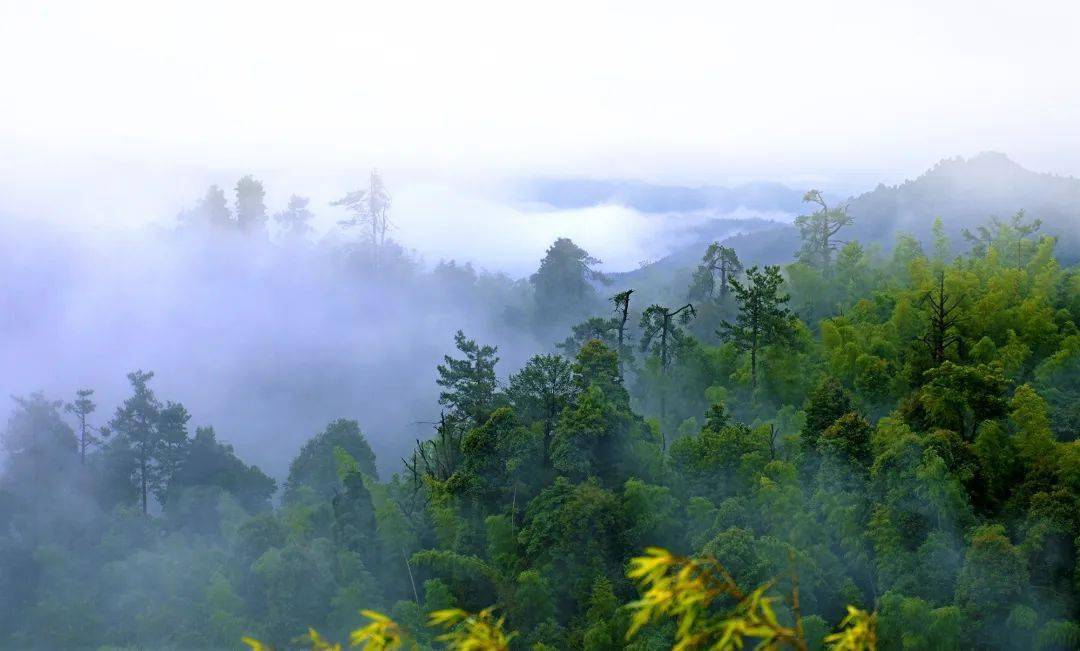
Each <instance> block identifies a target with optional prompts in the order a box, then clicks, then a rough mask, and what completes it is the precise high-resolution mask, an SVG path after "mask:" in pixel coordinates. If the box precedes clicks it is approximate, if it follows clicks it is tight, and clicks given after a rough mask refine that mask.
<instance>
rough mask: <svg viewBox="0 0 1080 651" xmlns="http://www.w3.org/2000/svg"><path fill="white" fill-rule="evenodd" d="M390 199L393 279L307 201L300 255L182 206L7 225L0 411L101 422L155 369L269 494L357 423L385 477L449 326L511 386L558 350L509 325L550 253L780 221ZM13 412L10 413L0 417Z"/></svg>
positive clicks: (608, 254) (416, 196) (0, 289)
mask: <svg viewBox="0 0 1080 651" xmlns="http://www.w3.org/2000/svg"><path fill="white" fill-rule="evenodd" d="M361 178H363V177H361ZM221 185H222V186H224V187H226V188H228V187H229V185H230V180H229V179H222V180H221ZM268 189H269V188H268ZM88 190H89V192H88V194H90V195H93V194H94V190H92V189H88ZM391 191H392V193H393V208H392V216H391V218H392V222H393V226H392V230H391V232H390V235H391V236H392V238H393V240H394V241H395V242H396V243H399V244H397V245H396V246H395V249H398V248H400V249H401V251H400V253H401V266H400V268H398V269H396V270H395V271H394V272H387V273H380V274H373V273H371V271H370V269H369V268H368V267H367V266H366V263H365V262H363V261H358V260H357V259H354V258H355V256H351V254H350V252H354V251H355V250H357V249H360V248H362V242H363V234H362V233H358V232H356V231H354V230H351V229H348V228H344V227H342V226H341V225H339V224H338V223H337V222H338V220H340V219H343V218H344V217H345V213H344V212H343V211H342V209H341V208H337V207H332V206H329V201H328V200H327V201H323V202H322V205H319V204H316V203H314V202H313V203H312V204H311V206H310V208H311V210H312V212H313V213H314V218H313V219H312V222H313V226H314V228H315V229H316V230H314V231H313V232H312V233H310V234H308V235H307V236H305V237H303V238H292V237H289V236H288V235H287V234H284V233H281V232H277V233H274V235H273V237H272V238H271V237H270V236H269V235H268V234H269V233H271V232H274V230H275V228H276V226H275V224H274V222H273V220H271V221H270V223H269V226H268V231H267V232H268V234H259V235H253V236H243V235H240V234H237V233H235V232H230V231H222V230H214V229H201V228H198V227H193V226H191V225H190V224H185V222H184V219H183V215H182V214H181V213H182V212H183V211H184V210H188V209H190V207H191V205H192V204H194V203H195V201H196V200H195V199H192V200H190V201H187V202H186V203H183V204H180V205H177V206H176V207H175V211H174V214H168V213H166V214H164V215H148V216H147V217H146V218H145V219H144V220H142V222H140V221H139V220H138V219H137V218H132V217H131V216H128V217H127V219H125V220H123V221H121V222H120V223H116V224H111V225H108V226H103V227H99V228H95V227H94V225H93V224H90V225H89V226H88V225H87V224H85V223H84V224H82V225H79V226H74V227H70V228H69V227H67V226H66V225H65V223H63V222H62V221H60V220H57V219H55V217H56V215H61V216H63V215H72V214H78V212H79V211H80V210H86V211H87V212H88V213H90V214H93V213H96V212H97V211H99V210H101V208H100V207H97V208H95V207H93V206H86V205H77V204H73V205H70V206H64V207H63V208H60V207H58V206H57V204H52V205H51V206H49V207H48V208H47V210H44V209H41V208H39V210H41V211H42V212H43V213H45V214H50V215H52V216H53V218H52V219H50V218H43V219H33V217H32V216H31V217H27V216H26V215H21V214H19V215H16V214H13V213H14V211H11V210H8V211H5V212H4V213H2V214H5V215H6V217H5V218H4V219H3V220H0V278H3V283H2V285H0V305H3V311H2V315H3V317H2V320H0V336H2V337H3V340H4V342H5V345H4V346H3V348H2V349H0V395H3V396H12V395H20V396H21V395H28V394H30V393H32V392H34V391H39V390H40V391H44V392H45V394H46V395H47V396H48V397H50V398H53V399H64V400H68V399H70V398H71V396H73V395H74V392H75V391H76V390H77V389H80V388H93V389H94V390H95V392H96V396H97V398H98V400H99V402H100V404H101V407H100V410H99V414H100V415H101V418H102V419H105V418H106V415H107V414H110V413H111V412H112V410H113V408H114V406H115V405H116V404H118V403H119V401H120V400H121V399H122V398H123V397H124V396H125V395H126V391H127V388H128V384H127V380H126V377H125V375H126V373H128V372H130V371H132V370H135V369H142V370H152V371H154V372H155V374H156V376H155V378H154V381H153V384H154V386H155V388H156V389H157V391H158V393H159V394H160V395H162V396H164V397H167V398H168V399H170V400H175V401H178V402H182V403H183V404H184V405H185V406H187V407H188V409H189V410H190V411H191V413H192V415H193V423H194V424H197V425H200V426H204V425H212V426H214V427H215V429H216V430H217V432H218V436H219V438H220V439H221V440H223V441H225V442H228V443H231V444H233V445H234V446H235V447H236V450H237V453H238V454H239V455H240V456H242V457H243V458H245V459H248V460H250V462H251V463H255V464H256V465H258V466H260V467H261V468H263V469H264V470H266V472H268V473H270V474H271V475H272V476H277V477H279V478H280V477H282V476H283V475H284V471H285V470H286V469H287V464H288V463H289V461H290V460H291V459H292V456H293V455H294V454H295V451H296V449H298V447H299V446H300V444H301V443H303V442H304V441H305V440H307V439H308V438H309V437H310V436H312V435H313V434H314V433H315V432H317V431H319V430H320V429H321V428H322V427H324V426H325V424H326V423H328V422H330V421H331V420H333V419H336V418H351V419H355V420H357V421H358V422H359V423H360V424H361V427H362V429H363V431H364V434H365V436H366V437H367V438H368V440H369V441H370V442H371V444H372V447H373V449H374V451H375V452H376V455H377V458H378V460H379V466H380V469H381V471H382V472H383V473H391V472H396V471H398V470H400V458H401V457H402V456H405V455H406V454H407V453H408V452H409V450H411V448H412V446H413V445H414V444H415V442H416V440H417V439H424V438H426V437H428V436H429V435H430V433H431V423H432V422H434V421H436V420H437V419H438V415H439V405H438V404H437V399H438V387H437V386H436V385H435V384H434V379H435V367H436V365H437V364H438V363H439V362H441V360H442V356H443V355H444V354H446V353H449V352H451V351H452V350H453V334H454V332H455V331H456V330H457V329H459V328H460V329H462V330H464V331H465V332H466V333H467V334H468V335H469V336H470V337H474V338H477V339H478V340H480V341H483V342H485V343H491V344H493V345H497V346H498V347H499V356H500V358H501V361H500V365H499V370H500V375H501V376H502V377H503V378H504V379H505V377H506V376H507V375H508V374H509V373H511V372H513V371H515V370H517V368H519V367H520V365H521V364H522V363H523V362H524V361H525V360H526V359H527V358H528V357H529V356H531V355H532V354H534V353H535V352H536V351H537V350H545V349H548V350H550V349H553V345H554V343H555V342H556V341H561V339H562V338H563V337H564V336H565V335H566V333H565V332H562V331H549V332H545V333H536V332H535V331H533V330H531V329H529V328H526V327H524V326H520V327H519V326H515V324H514V322H513V319H512V317H508V314H512V313H513V312H514V311H515V310H516V311H518V312H521V311H523V310H525V311H527V310H528V309H530V305H529V292H530V287H529V284H528V282H527V279H528V276H529V274H531V273H532V272H533V271H535V269H536V267H537V265H538V264H539V261H540V259H541V258H542V257H543V255H544V251H545V249H546V248H547V247H548V246H549V245H550V244H551V243H552V242H553V241H554V240H555V239H556V238H557V237H564V236H565V237H570V238H571V239H573V240H574V241H576V242H578V243H579V244H581V245H582V246H584V247H585V248H586V249H587V250H588V251H589V252H590V253H592V254H593V255H595V256H596V257H598V258H600V259H601V260H602V261H603V264H602V265H601V268H602V269H604V270H605V271H609V272H618V271H626V270H631V269H636V268H637V267H638V266H639V264H640V263H642V262H644V261H649V260H655V259H657V258H660V257H663V256H664V255H666V254H668V253H670V252H671V251H672V250H673V249H676V248H678V247H680V246H683V245H686V244H689V243H691V242H696V241H697V239H699V237H700V235H699V233H698V231H697V230H696V229H698V228H700V227H701V225H702V224H708V223H723V219H724V218H727V217H731V218H746V217H751V216H761V215H764V216H765V217H768V218H773V219H778V220H785V219H786V220H790V216H789V215H787V214H785V213H783V212H777V211H775V210H773V211H764V210H756V209H753V208H745V207H740V208H739V209H737V210H736V211H732V212H731V213H728V214H726V215H718V214H716V212H715V211H696V212H689V213H664V214H652V213H642V212H639V211H637V210H635V209H633V208H630V207H627V206H624V205H619V204H618V203H614V202H611V203H601V204H600V205H595V206H591V207H582V208H574V209H559V208H557V207H554V206H551V205H549V204H545V203H542V202H538V201H535V200H533V199H532V198H531V197H529V196H525V195H523V194H522V193H520V192H515V190H514V184H505V186H504V188H503V189H502V190H501V191H498V192H491V191H486V192H485V191H477V190H473V191H471V192H470V191H468V190H466V189H463V188H460V187H455V186H454V185H452V184H449V183H441V184H434V183H421V184H416V185H412V186H405V187H401V188H400V189H399V188H398V187H392V188H391ZM142 192H144V193H145V192H147V191H146V189H145V188H144V189H143V190H142ZM328 192H332V191H328ZM337 192H338V194H344V192H345V189H344V188H342V189H340V190H339V191H337ZM276 194H281V190H280V189H278V190H277V191H276ZM327 196H328V198H333V195H331V194H328V195H327ZM283 207H284V206H274V205H271V206H269V208H268V212H269V213H270V214H271V215H272V214H273V213H275V212H277V211H278V210H279V209H280V208H283ZM26 210H28V211H32V210H33V208H29V209H26ZM718 219H720V220H721V221H720V222H717V220H718ZM721 232H728V233H730V234H735V233H737V232H739V231H738V228H737V227H736V226H732V227H731V228H729V229H728V230H727V231H724V230H721ZM451 261H452V262H455V263H456V266H455V267H451V268H449V269H447V268H442V269H440V268H439V264H440V263H441V262H451ZM466 265H468V271H464V268H465V266H466ZM455 270H458V271H461V273H453V271H455ZM11 406H12V403H11V402H10V401H9V400H5V401H4V403H3V404H2V406H0V418H6V415H7V414H8V413H9V412H10V409H11ZM417 414H420V415H423V416H424V417H423V418H418V417H417Z"/></svg>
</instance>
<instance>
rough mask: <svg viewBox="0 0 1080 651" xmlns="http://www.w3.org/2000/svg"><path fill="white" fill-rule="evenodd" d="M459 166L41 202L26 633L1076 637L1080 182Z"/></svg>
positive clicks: (23, 509) (24, 353) (18, 391)
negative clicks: (513, 172) (343, 182)
mask: <svg viewBox="0 0 1080 651" xmlns="http://www.w3.org/2000/svg"><path fill="white" fill-rule="evenodd" d="M432 187H433V186H431V185H426V186H421V188H420V189H419V190H418V189H416V188H413V189H409V188H402V189H401V190H400V191H399V190H398V189H397V188H396V187H394V185H393V182H392V179H388V178H384V177H382V176H380V175H379V174H378V173H377V172H371V173H370V175H365V176H363V177H361V180H359V181H357V184H356V185H355V186H354V187H351V188H343V189H342V191H341V192H340V193H339V195H338V197H337V198H335V199H332V200H329V201H324V202H319V203H315V202H312V201H311V199H310V198H308V197H304V196H298V195H291V196H290V197H289V198H288V200H287V201H285V202H283V203H281V204H280V205H268V203H267V196H268V192H267V190H266V188H265V187H264V185H263V183H262V182H261V181H259V180H258V179H257V178H255V177H253V176H250V175H247V176H242V177H240V178H239V180H237V181H235V182H231V181H229V182H227V181H224V180H223V181H222V182H221V184H220V185H212V186H210V187H209V188H208V189H207V190H206V192H205V194H204V195H203V196H201V197H195V198H193V199H192V200H191V201H190V202H188V203H187V204H185V205H183V206H178V207H177V214H176V216H175V217H169V218H164V219H158V220H149V221H147V222H145V223H143V224H137V225H131V226H118V227H114V228H110V229H108V230H103V231H101V232H97V233H92V232H81V231H80V230H78V229H64V228H62V227H61V226H60V225H59V224H57V223H55V222H51V221H50V220H47V219H45V220H36V221H35V220H32V219H28V218H26V216H25V215H10V216H6V217H5V219H4V220H3V222H2V226H0V228H2V229H3V237H2V238H0V277H3V278H4V279H5V283H4V285H3V287H2V293H0V304H2V305H3V320H2V321H0V337H2V338H3V341H4V342H5V345H4V347H3V349H2V355H0V380H2V386H0V389H2V390H3V391H4V392H5V393H7V394H9V395H11V396H13V397H14V399H13V401H12V402H11V403H10V404H8V405H7V406H6V407H5V416H6V427H5V428H4V430H3V443H4V445H3V453H2V455H3V456H2V464H3V470H2V472H0V570H2V571H0V595H2V596H0V600H2V601H0V605H2V606H3V607H2V609H0V612H2V613H3V614H2V615H0V645H3V646H4V647H10V648H176V649H194V648H199V649H205V648H236V647H237V646H239V645H240V643H241V638H243V639H244V640H245V644H247V645H248V646H250V647H252V648H256V649H262V648H270V646H273V648H279V649H285V648H294V647H307V646H311V647H312V648H322V647H319V644H322V643H323V642H324V639H325V638H329V639H339V640H340V639H348V638H349V636H350V635H351V636H352V638H351V639H352V640H353V642H354V644H355V645H356V646H361V647H364V645H368V646H366V647H364V648H372V649H375V648H395V647H394V646H393V645H394V644H405V645H418V646H419V647H420V648H429V647H435V648H438V647H440V646H446V647H448V648H461V649H466V648H483V649H501V648H533V649H547V648H586V649H607V648H634V649H645V648H650V649H652V648H668V647H669V646H671V645H674V644H677V643H679V642H680V640H683V641H685V640H687V639H689V637H687V636H699V637H698V639H701V640H709V639H713V637H714V636H716V639H719V637H722V636H724V635H727V633H725V631H729V630H731V627H736V628H737V629H738V630H741V631H743V632H741V633H739V634H738V639H740V640H742V639H744V638H745V639H746V640H747V641H750V640H755V639H757V640H764V641H771V643H773V644H775V645H778V646H781V647H783V646H790V647H793V648H821V647H822V645H825V646H829V647H835V648H875V647H876V645H878V644H879V643H880V645H881V646H882V647H883V648H924V647H921V646H913V645H915V643H914V642H909V640H911V639H914V638H912V637H911V636H922V637H921V638H918V639H925V640H933V644H932V645H931V647H928V648H968V647H994V648H1032V646H1033V645H1034V646H1036V647H1038V648H1071V646H1072V645H1073V644H1074V643H1075V642H1076V641H1077V640H1080V627H1078V626H1077V625H1076V623H1075V615H1076V612H1077V607H1078V605H1077V604H1078V600H1077V592H1076V587H1075V586H1076V583H1075V578H1074V577H1075V571H1076V567H1077V547H1076V540H1080V538H1077V536H1076V534H1077V532H1078V529H1077V526H1078V520H1077V515H1076V514H1077V513H1078V512H1080V511H1078V510H1077V508H1076V507H1077V505H1078V504H1080V475H1077V472H1078V470H1080V448H1078V447H1077V445H1078V443H1077V441H1076V439H1077V438H1078V434H1080V431H1078V429H1077V428H1078V426H1080V414H1078V412H1077V405H1078V404H1080V345H1078V344H1077V342H1078V337H1080V335H1078V330H1077V323H1078V320H1077V317H1076V316H1075V315H1077V314H1080V271H1078V270H1077V267H1076V266H1075V265H1076V262H1077V260H1080V241H1078V239H1077V237H1078V236H1077V233H1078V232H1080V229H1078V228H1077V227H1076V226H1077V221H1076V220H1077V215H1078V214H1080V180H1076V179H1073V178H1069V177H1060V176H1053V175H1047V174H1040V173H1036V172H1032V171H1029V170H1026V169H1024V168H1023V167H1021V166H1019V165H1017V164H1016V163H1014V162H1013V161H1011V160H1009V159H1008V158H1007V157H1006V156H1004V155H1003V154H997V153H982V154H978V155H976V156H973V157H970V158H967V159H964V158H952V159H946V160H942V161H941V162H939V163H937V164H936V165H934V166H933V167H932V168H931V169H929V170H928V171H927V172H925V173H924V174H922V175H919V176H918V177H916V178H913V179H911V180H908V181H905V182H903V183H900V184H897V185H892V186H887V185H884V184H881V185H878V187H877V188H876V189H873V190H870V191H867V192H864V193H859V194H857V195H855V196H850V197H843V196H834V195H835V194H836V193H835V192H833V193H830V192H824V193H822V192H819V191H817V190H809V191H805V190H794V189H792V188H789V187H788V186H786V185H784V184H780V183H751V184H743V185H736V186H732V187H730V188H725V187H720V186H704V187H681V186H666V185H657V184H649V183H643V182H632V181H596V180H573V179H564V180H558V179H550V178H548V179H534V180H529V181H519V182H514V183H505V184H502V185H501V186H500V189H499V191H498V192H495V193H491V192H489V193H488V194H487V198H486V199H483V200H482V201H481V200H473V201H472V202H471V203H469V202H467V204H468V205H472V206H473V207H477V208H479V207H481V206H487V211H486V212H485V211H484V210H481V211H480V214H481V215H482V217H480V218H478V219H479V220H478V221H472V220H471V219H470V218H459V217H458V215H457V214H454V213H453V210H450V211H448V212H447V214H446V216H445V219H446V220H447V223H446V224H444V225H441V226H434V227H433V228H434V229H435V230H436V231H437V230H438V229H439V228H444V229H446V232H447V233H448V235H446V239H447V241H445V242H443V243H442V244H441V245H437V246H434V247H432V248H433V250H434V251H435V252H436V253H438V252H440V251H446V250H447V249H448V248H453V249H457V250H462V251H476V252H477V255H476V257H475V259H473V258H470V257H464V256H462V257H461V258H456V257H454V258H451V257H444V256H442V255H439V256H435V255H432V254H431V253H430V252H429V251H426V250H425V248H423V247H422V246H420V245H417V244H414V243H413V242H410V241H409V240H408V234H409V233H410V232H415V225H412V226H410V224H409V223H408V221H409V219H410V218H411V217H415V216H416V215H418V214H420V212H416V211H417V210H421V209H419V208H417V207H418V206H421V205H425V204H427V205H430V204H431V203H437V202H438V201H440V200H445V199H447V197H448V196H450V195H449V194H447V193H446V192H445V191H434V194H433V195H431V196H428V197H427V198H426V199H423V198H420V197H422V196H423V195H424V192H425V191H427V192H433V190H432ZM225 188H228V189H227V190H226V189H225ZM399 193H400V194H401V195H404V196H405V197H408V198H407V199H406V200H405V201H399V200H398V199H397V196H398V194H399ZM276 194H280V191H276ZM455 196H460V193H455ZM402 204H403V205H402ZM448 205H449V206H450V207H451V208H452V209H459V208H460V207H461V206H462V205H463V204H462V203H454V202H452V201H451V202H449V204H448ZM428 219H430V218H428ZM427 223H429V224H430V223H431V222H430V221H429V222H427ZM449 233H452V235H451V234H449ZM465 241H472V244H471V245H465V244H461V243H462V242H465ZM500 242H508V243H510V242H512V244H509V245H508V246H509V248H510V250H512V251H515V252H514V253H513V255H512V256H510V257H512V258H514V259H513V261H512V262H511V263H506V264H503V263H501V262H500V258H499V256H498V255H494V256H493V255H491V254H485V253H484V250H485V249H486V248H489V247H498V246H499V243H500ZM613 250H618V251H620V252H621V253H616V255H615V256H611V255H608V252H612V251H613ZM598 251H604V253H603V255H604V257H605V258H606V259H605V260H603V261H602V260H601V259H600V257H599V255H600V254H599V253H598ZM525 252H528V253H525ZM525 255H532V256H533V262H532V263H531V264H530V265H527V266H528V268H526V269H524V270H523V267H526V261H524V260H522V257H523V256H525ZM635 258H636V259H635ZM508 259H509V258H508ZM710 563H715V564H716V565H715V566H714V565H710ZM710 568H714V569H710ZM715 568H719V569H715ZM687 571H691V574H689V575H688V574H685V572H687ZM717 572H719V573H717ZM694 576H696V577H698V578H697V579H694V580H693V581H691V580H690V577H694ZM678 577H682V578H678ZM672 581H676V582H675V583H672ZM679 581H684V582H685V581H690V582H689V583H686V584H685V585H683V584H681V583H678V582H679ZM694 581H704V582H705V583H700V584H699V583H695V582H694ZM709 581H719V582H720V583H719V584H717V586H718V587H716V588H715V590H717V592H712V591H711V590H713V588H709V587H708V586H709V585H710V584H709ZM759 585H760V586H762V588H761V590H764V591H768V592H762V593H760V594H762V595H764V594H770V595H773V596H770V597H768V599H769V600H772V601H771V603H773V605H772V606H769V607H768V608H769V609H768V610H766V609H765V608H766V606H764V605H762V604H761V603H760V602H755V601H752V598H751V597H748V596H746V595H747V594H749V593H748V592H744V591H747V590H752V589H753V588H755V587H756V586H759ZM639 591H640V592H639ZM695 591H697V592H695ZM638 594H640V595H643V596H640V597H638V596H636V595H638ZM665 594H670V595H683V597H680V598H685V599H689V600H690V601H689V602H688V603H689V604H692V605H687V604H683V605H678V604H679V603H681V602H678V601H675V602H668V601H665V599H667V597H663V596H662V595H665ZM754 594H759V593H754ZM695 595H696V596H695ZM699 599H700V600H702V601H696V600H699ZM793 599H794V601H793ZM766 603H770V602H766ZM489 607H491V608H494V609H495V610H488V608H489ZM687 609H691V610H687ZM773 609H775V610H776V612H773ZM845 609H847V610H845ZM691 612H692V613H693V621H692V622H691V623H690V624H686V623H685V622H686V621H687V620H686V619H685V618H686V617H688V616H690V615H689V614H688V613H691ZM380 613H386V615H382V614H380ZM845 614H846V615H847V617H846V618H845ZM387 616H389V618H386V617H387ZM365 622H366V626H365ZM678 622H682V623H681V624H680V625H679V626H678V627H677V626H676V623H678ZM684 626H690V627H691V628H689V629H685V628H683V627H684ZM309 627H314V630H318V631H319V633H314V632H310V633H305V631H308V629H309ZM738 627H742V628H738ZM440 628H442V629H444V630H443V632H442V634H441V635H440V632H439V630H438V629H440ZM350 631H352V633H351V634H350ZM323 636H325V638H324V637H323ZM479 639H484V640H487V642H485V644H489V646H479V647H470V646H467V645H468V644H471V643H475V642H476V640H479ZM380 640H382V641H381V642H380ZM469 640H472V642H470V641H469ZM901 640H902V642H901ZM928 643H929V642H928ZM379 644H389V645H390V646H386V647H381V646H378V645H379ZM844 644H847V645H850V646H846V647H845V646H843V645H844ZM694 648H696V647H694ZM720 648H727V647H724V646H723V645H721V647H720Z"/></svg>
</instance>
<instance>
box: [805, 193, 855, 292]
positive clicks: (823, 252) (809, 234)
mask: <svg viewBox="0 0 1080 651" xmlns="http://www.w3.org/2000/svg"><path fill="white" fill-rule="evenodd" d="M803 201H805V202H807V203H813V204H816V205H817V206H818V210H816V211H814V212H813V213H811V214H809V215H799V216H798V217H796V218H795V226H796V227H798V229H799V236H800V237H802V242H803V245H802V248H801V249H800V250H799V251H798V252H797V255H798V256H799V261H801V262H804V263H806V264H808V265H810V266H812V267H817V268H818V269H820V270H821V273H822V274H823V275H825V276H828V275H829V274H830V273H831V272H832V254H833V251H835V250H836V245H837V244H843V242H840V241H838V240H835V239H834V237H835V236H836V234H837V233H839V232H840V229H842V228H843V227H845V226H847V225H849V224H851V221H852V218H851V215H849V214H848V213H847V206H841V207H839V208H829V205H828V204H827V203H826V202H825V198H824V197H822V196H821V192H820V191H819V190H810V191H808V192H807V193H806V194H805V195H803Z"/></svg>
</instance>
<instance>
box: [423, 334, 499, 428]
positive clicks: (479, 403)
mask: <svg viewBox="0 0 1080 651" xmlns="http://www.w3.org/2000/svg"><path fill="white" fill-rule="evenodd" d="M454 344H455V346H457V349H458V350H459V351H460V352H461V353H462V354H463V355H464V357H463V358H461V359H455V358H453V357H450V356H449V355H445V356H444V357H443V363H442V364H439V366H438V369H437V370H438V372H439V378H438V379H437V380H436V383H437V384H438V385H439V386H441V387H443V389H444V390H443V391H442V392H441V393H440V394H439V404H440V405H445V406H447V407H449V408H450V410H451V413H452V415H454V416H456V417H460V418H461V419H463V420H465V421H467V422H470V423H471V424H472V425H474V426H477V425H482V424H483V423H484V421H485V420H486V419H487V417H488V415H489V414H490V413H491V410H492V409H493V408H494V405H495V390H496V388H497V387H498V382H497V381H496V379H495V364H497V363H498V361H499V358H498V357H496V356H495V353H497V352H498V348H496V347H495V346H481V345H479V344H477V343H476V341H475V340H474V339H467V338H466V337H465V333H463V332H462V331H461V330H458V331H457V334H455V335H454Z"/></svg>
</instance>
